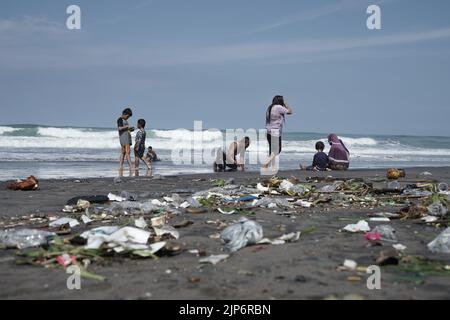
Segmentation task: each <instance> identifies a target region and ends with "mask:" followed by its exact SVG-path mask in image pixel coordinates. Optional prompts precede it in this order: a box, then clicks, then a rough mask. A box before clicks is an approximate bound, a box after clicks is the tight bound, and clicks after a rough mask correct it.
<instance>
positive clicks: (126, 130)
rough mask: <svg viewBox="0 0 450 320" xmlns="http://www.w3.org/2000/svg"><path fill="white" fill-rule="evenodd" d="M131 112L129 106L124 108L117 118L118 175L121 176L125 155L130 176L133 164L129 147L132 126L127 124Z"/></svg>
mask: <svg viewBox="0 0 450 320" xmlns="http://www.w3.org/2000/svg"><path fill="white" fill-rule="evenodd" d="M132 115H133V112H132V111H131V109H130V108H126V109H125V110H123V111H122V116H121V117H120V118H119V119H117V129H118V131H119V141H120V147H121V151H120V157H119V176H121V177H122V176H123V163H124V161H125V157H126V158H127V162H128V166H129V168H130V176H131V175H132V174H133V164H132V162H131V156H130V147H131V133H130V132H132V131H134V128H133V127H130V126H129V124H128V119H130V118H131V116H132Z"/></svg>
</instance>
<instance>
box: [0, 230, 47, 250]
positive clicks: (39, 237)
mask: <svg viewBox="0 0 450 320" xmlns="http://www.w3.org/2000/svg"><path fill="white" fill-rule="evenodd" d="M54 235H55V234H54V233H52V232H48V231H42V230H37V229H19V230H16V229H9V230H0V245H2V246H4V247H6V248H17V249H26V248H31V247H38V246H42V245H45V244H48V242H49V241H50V240H51V238H52V237H53V236H54Z"/></svg>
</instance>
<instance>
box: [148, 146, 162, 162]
mask: <svg viewBox="0 0 450 320" xmlns="http://www.w3.org/2000/svg"><path fill="white" fill-rule="evenodd" d="M145 160H147V161H148V162H155V161H160V160H159V158H158V155H157V154H156V152H155V151H154V150H153V148H152V147H151V146H150V147H148V150H147V154H146V155H145Z"/></svg>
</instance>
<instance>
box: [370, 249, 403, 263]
mask: <svg viewBox="0 0 450 320" xmlns="http://www.w3.org/2000/svg"><path fill="white" fill-rule="evenodd" d="M399 261H400V256H399V254H398V251H397V250H395V249H388V250H383V251H381V252H380V255H379V256H378V258H377V260H376V263H377V264H378V265H379V266H387V265H398V263H399Z"/></svg>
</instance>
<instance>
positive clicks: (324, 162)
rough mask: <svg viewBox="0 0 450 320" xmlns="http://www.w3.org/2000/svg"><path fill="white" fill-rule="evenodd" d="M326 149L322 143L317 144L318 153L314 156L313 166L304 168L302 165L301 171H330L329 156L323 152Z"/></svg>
mask: <svg viewBox="0 0 450 320" xmlns="http://www.w3.org/2000/svg"><path fill="white" fill-rule="evenodd" d="M324 149H325V144H324V143H323V142H322V141H318V142H317V143H316V150H317V153H316V154H315V155H314V159H313V163H312V166H308V167H306V168H305V167H303V166H302V165H301V164H300V169H301V170H307V171H326V170H329V169H328V156H327V154H326V153H325V152H323V150H324Z"/></svg>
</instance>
